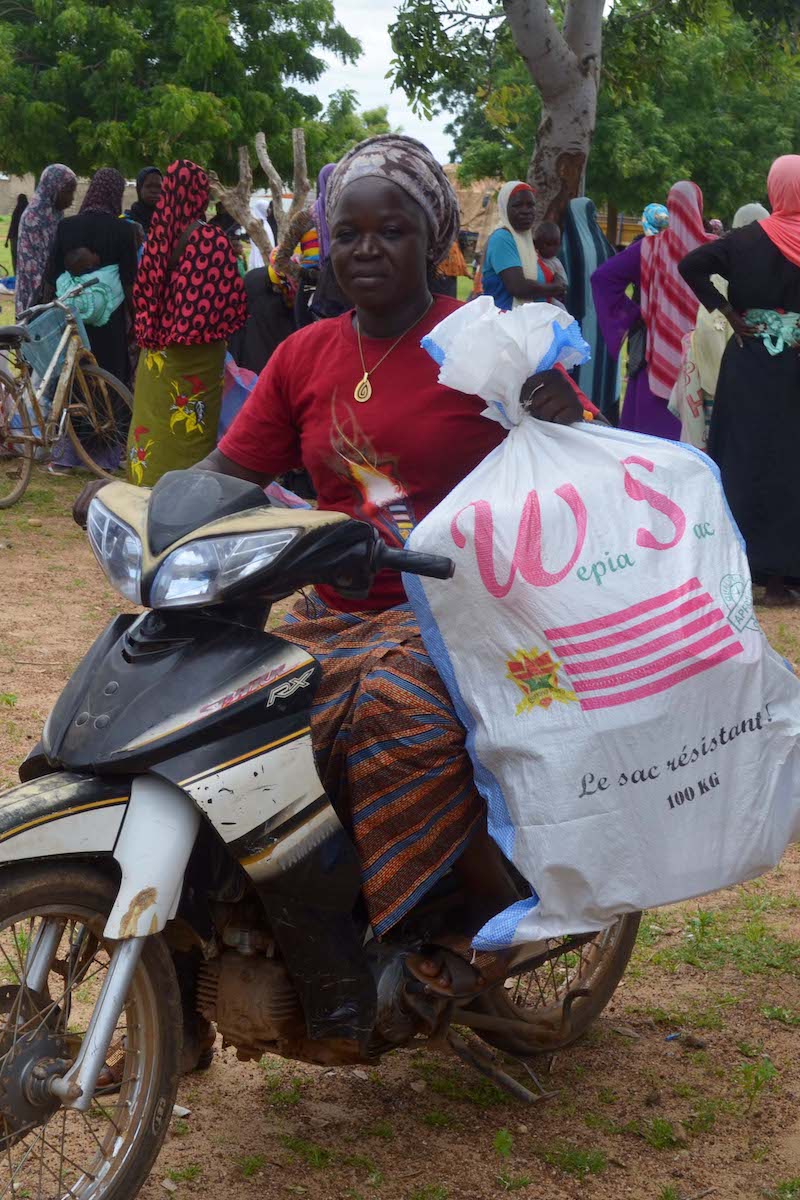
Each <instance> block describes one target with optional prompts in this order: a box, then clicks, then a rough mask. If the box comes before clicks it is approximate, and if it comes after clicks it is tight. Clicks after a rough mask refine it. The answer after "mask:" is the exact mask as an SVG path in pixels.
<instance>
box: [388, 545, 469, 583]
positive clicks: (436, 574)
mask: <svg viewBox="0 0 800 1200" xmlns="http://www.w3.org/2000/svg"><path fill="white" fill-rule="evenodd" d="M376 565H377V566H378V567H379V568H384V567H388V568H389V569H390V570H392V571H405V572H406V574H408V575H426V576H427V577H428V578H429V579H452V578H453V575H454V573H455V569H456V564H455V563H454V562H453V560H452V558H444V557H442V556H441V555H439V554H419V553H417V551H416V550H393V549H392V547H391V546H386V545H384V544H381V545H380V546H379V547H378V553H377V564H376Z"/></svg>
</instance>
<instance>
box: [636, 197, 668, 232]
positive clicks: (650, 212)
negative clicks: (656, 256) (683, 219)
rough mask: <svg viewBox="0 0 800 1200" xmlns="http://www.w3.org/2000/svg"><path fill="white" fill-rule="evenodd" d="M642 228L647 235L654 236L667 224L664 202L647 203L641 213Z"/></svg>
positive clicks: (666, 211)
mask: <svg viewBox="0 0 800 1200" xmlns="http://www.w3.org/2000/svg"><path fill="white" fill-rule="evenodd" d="M640 223H641V226H642V229H643V230H644V232H645V235H646V236H647V237H655V235H656V234H657V233H661V231H662V230H663V229H666V228H667V226H668V225H669V212H668V210H667V206H666V205H665V204H648V206H647V208H646V209H645V210H644V212H643V213H642V220H641V222H640Z"/></svg>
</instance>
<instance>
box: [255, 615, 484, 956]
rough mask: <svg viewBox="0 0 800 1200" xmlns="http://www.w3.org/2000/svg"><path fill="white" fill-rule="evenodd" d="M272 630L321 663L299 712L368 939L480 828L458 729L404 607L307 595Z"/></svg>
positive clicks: (479, 808)
mask: <svg viewBox="0 0 800 1200" xmlns="http://www.w3.org/2000/svg"><path fill="white" fill-rule="evenodd" d="M274 632H275V633H276V634H277V635H278V636H279V637H285V638H286V640H287V641H290V642H293V643H295V644H296V645H298V646H302V647H303V649H305V650H307V651H308V652H309V654H312V655H313V656H314V657H315V658H316V659H317V660H318V661H319V662H320V663H321V664H322V671H323V674H322V680H321V683H320V686H319V689H318V691H317V694H316V696H315V698H314V705H313V708H312V710H311V730H312V737H313V742H314V751H315V755H316V758H317V766H318V769H319V773H320V778H321V780H322V783H323V785H324V787H325V790H326V792H327V794H328V796H329V797H330V798H331V801H332V802H333V804H334V805H335V807H336V810H337V812H338V813H339V816H340V817H341V819H342V820H343V821H344V822H345V824H346V825H347V827H348V829H349V832H350V833H351V836H352V838H353V841H354V843H355V846H356V850H357V852H358V856H359V860H360V863H361V876H362V891H363V895H364V899H365V902H366V905H367V911H368V913H369V917H370V921H371V923H372V928H373V930H374V932H375V934H376V935H377V936H380V935H382V934H385V933H386V932H387V930H389V929H391V927H392V926H393V925H395V924H396V923H397V922H398V921H400V920H401V919H402V918H403V917H404V916H405V915H406V913H408V912H409V911H410V910H411V909H412V908H413V907H414V906H415V905H416V904H417V903H418V901H419V900H420V899H421V897H422V896H423V895H424V894H425V892H426V891H427V890H428V889H429V888H430V887H431V886H432V885H433V884H434V883H435V882H436V880H437V879H439V878H440V877H441V876H442V875H443V874H444V873H445V871H447V870H448V868H449V867H450V866H451V865H452V864H453V863H454V862H455V861H456V859H457V858H458V856H459V855H460V854H461V852H462V850H463V849H464V847H465V846H466V844H467V842H468V841H469V839H470V837H471V836H472V834H473V833H474V832H475V831H476V830H477V829H478V827H479V826H480V825H481V823H482V820H483V816H484V811H485V810H484V803H483V800H482V799H481V797H480V795H479V794H478V791H477V789H476V787H475V783H474V779H473V773H472V764H471V762H470V759H469V755H468V754H467V750H466V744H465V743H466V733H465V730H464V728H463V726H462V725H461V724H459V721H458V719H457V717H456V715H455V712H454V710H453V706H452V704H451V701H450V697H449V696H448V694H447V690H446V688H445V685H444V683H443V682H442V680H441V679H440V677H439V675H438V673H437V672H436V669H435V668H434V666H433V664H432V662H431V660H430V658H429V657H428V654H427V651H426V650H425V647H424V645H423V643H422V637H421V634H420V630H419V625H418V624H417V621H416V619H415V617H414V614H413V612H412V611H411V608H410V606H409V605H407V604H404V605H400V606H398V607H397V608H391V609H388V610H386V611H384V612H364V613H344V612H337V611H335V610H333V609H330V608H328V607H327V606H326V605H325V604H324V603H323V602H322V601H321V600H320V598H319V596H317V595H316V594H315V593H312V594H311V595H310V596H309V597H307V598H302V599H300V600H299V601H298V603H297V604H296V606H295V608H294V610H293V612H292V613H291V614H290V615H289V616H288V618H287V622H286V624H285V625H284V626H282V627H281V628H280V629H278V630H275V631H274Z"/></svg>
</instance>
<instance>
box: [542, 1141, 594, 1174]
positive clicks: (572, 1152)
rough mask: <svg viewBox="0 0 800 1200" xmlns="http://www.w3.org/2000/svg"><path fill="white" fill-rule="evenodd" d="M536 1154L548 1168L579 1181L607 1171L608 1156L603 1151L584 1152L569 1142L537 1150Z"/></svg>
mask: <svg viewBox="0 0 800 1200" xmlns="http://www.w3.org/2000/svg"><path fill="white" fill-rule="evenodd" d="M536 1154H537V1157H539V1158H541V1160H542V1162H546V1163H547V1165H548V1166H550V1167H556V1168H557V1169H558V1170H559V1171H563V1172H564V1174H565V1175H576V1176H577V1177H578V1178H579V1179H585V1178H586V1176H587V1175H599V1174H601V1172H602V1171H604V1170H605V1169H606V1156H605V1154H604V1153H603V1151H602V1150H582V1149H581V1148H580V1147H579V1146H573V1145H572V1144H571V1143H569V1142H557V1143H555V1144H554V1145H553V1146H549V1147H548V1148H547V1149H540V1150H537V1151H536Z"/></svg>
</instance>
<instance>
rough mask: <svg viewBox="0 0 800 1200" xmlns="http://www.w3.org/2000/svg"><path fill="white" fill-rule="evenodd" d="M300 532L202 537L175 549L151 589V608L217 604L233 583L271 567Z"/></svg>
mask: <svg viewBox="0 0 800 1200" xmlns="http://www.w3.org/2000/svg"><path fill="white" fill-rule="evenodd" d="M299 532H300V531H299V530H298V529H272V530H270V531H269V532H264V533H242V534H234V535H232V536H231V537H213V538H201V539H200V540H198V541H196V542H190V543H189V544H188V545H186V546H181V547H180V549H179V550H173V551H172V553H171V554H169V555H168V556H167V558H166V559H165V560H164V562H163V563H162V564H161V566H160V567H159V569H158V573H157V575H156V577H155V580H154V581H153V586H152V587H151V588H150V607H151V608H190V607H192V606H193V605H199V604H215V603H216V602H217V601H219V600H221V599H222V597H223V595H224V593H225V592H226V590H227V589H228V588H230V587H231V586H232V585H233V584H237V583H240V582H241V581H242V580H243V579H247V577H248V576H249V575H254V574H255V573H256V571H260V570H262V569H263V568H264V567H268V566H269V564H270V563H271V562H273V561H274V560H275V559H276V558H277V557H278V555H279V554H280V553H281V551H282V550H284V549H285V548H286V547H287V546H288V545H289V543H290V542H291V541H293V540H294V538H296V537H297V535H298V533H299Z"/></svg>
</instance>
